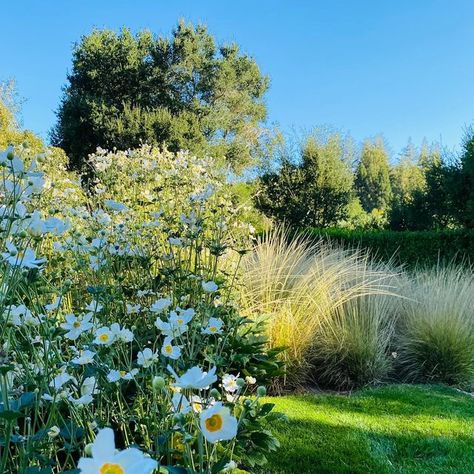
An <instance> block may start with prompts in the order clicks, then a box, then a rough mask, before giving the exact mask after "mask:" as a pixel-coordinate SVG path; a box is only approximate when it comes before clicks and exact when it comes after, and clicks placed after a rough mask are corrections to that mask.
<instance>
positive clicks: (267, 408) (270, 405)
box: [260, 403, 275, 416]
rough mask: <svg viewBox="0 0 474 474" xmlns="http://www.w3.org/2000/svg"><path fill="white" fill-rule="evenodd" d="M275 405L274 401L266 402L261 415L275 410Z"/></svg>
mask: <svg viewBox="0 0 474 474" xmlns="http://www.w3.org/2000/svg"><path fill="white" fill-rule="evenodd" d="M274 406H275V404H274V403H264V404H263V405H262V407H261V408H260V415H261V416H265V415H268V414H269V413H270V412H271V411H272V410H273V407H274Z"/></svg>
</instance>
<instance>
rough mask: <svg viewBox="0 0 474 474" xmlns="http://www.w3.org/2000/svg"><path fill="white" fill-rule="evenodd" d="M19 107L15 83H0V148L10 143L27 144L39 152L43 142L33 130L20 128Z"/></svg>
mask: <svg viewBox="0 0 474 474" xmlns="http://www.w3.org/2000/svg"><path fill="white" fill-rule="evenodd" d="M17 108H18V105H17V104H16V98H15V85H14V83H13V82H7V83H3V84H2V83H0V150H3V149H5V148H6V147H7V146H9V145H23V144H27V145H28V148H29V149H34V150H36V151H37V152H38V151H39V150H40V149H41V148H42V147H43V143H42V141H41V140H40V139H39V138H38V137H37V136H36V135H34V134H33V133H32V132H30V131H28V130H21V129H20V127H19V125H18V121H17V119H16V116H15V112H16V111H17Z"/></svg>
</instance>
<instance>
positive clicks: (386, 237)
mask: <svg viewBox="0 0 474 474" xmlns="http://www.w3.org/2000/svg"><path fill="white" fill-rule="evenodd" d="M306 232H308V233H309V234H310V235H314V236H319V237H326V238H328V239H329V240H332V241H335V242H337V243H339V244H341V245H344V246H347V247H349V246H350V247H360V248H367V249H369V250H370V251H371V253H372V255H373V256H374V257H375V258H379V259H380V260H383V261H388V260H390V259H392V261H394V263H396V264H402V265H407V266H409V267H414V266H434V265H437V264H438V262H439V263H451V262H455V263H466V264H467V263H474V230H467V229H458V230H439V231H391V230H373V231H370V230H369V231H364V230H347V229H314V228H312V229H306Z"/></svg>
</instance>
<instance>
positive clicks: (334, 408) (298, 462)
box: [257, 385, 474, 474]
mask: <svg viewBox="0 0 474 474" xmlns="http://www.w3.org/2000/svg"><path fill="white" fill-rule="evenodd" d="M282 400H284V401H283V402H282V406H283V407H285V409H287V410H288V413H287V414H288V416H289V421H287V422H279V423H278V424H276V425H275V426H274V427H273V430H274V432H275V434H276V435H277V437H278V438H279V440H280V442H281V448H280V450H279V451H278V452H277V453H275V454H272V456H270V464H269V466H268V467H265V468H263V469H260V470H259V471H257V472H258V473H259V474H280V473H290V474H291V473H296V474H310V473H311V474H316V473H328V474H329V473H336V474H342V473H344V474H349V473H353V474H359V473H360V474H362V473H364V474H368V473H374V474H385V473H390V474H392V473H397V474H401V473H410V474H411V473H413V474H415V473H416V474H418V473H423V474H437V473H446V474H448V473H449V474H451V473H452V474H455V473H456V474H458V473H459V474H468V473H473V472H474V468H473V466H474V423H472V429H470V428H469V427H468V426H469V425H470V424H471V419H472V418H474V398H472V397H471V396H469V395H463V394H461V393H459V392H456V391H454V390H453V389H450V388H447V387H439V386H404V385H399V386H391V387H386V388H385V387H379V388H376V389H366V390H363V391H361V392H358V393H356V394H354V395H351V396H328V395H305V396H294V397H292V396H290V397H285V399H282ZM285 409H283V410H282V411H286V410H285ZM276 410H281V408H280V407H279V406H278V401H277V407H276ZM420 416H421V417H422V418H425V419H423V420H422V421H421V420H420V419H418V418H417V417H420ZM333 417H334V423H332V422H331V420H332V419H333ZM390 417H395V418H396V419H394V420H393V423H391V421H390ZM403 418H405V419H406V421H405V420H403ZM440 419H442V420H443V421H442V422H441V424H440V421H439V420H440ZM450 420H451V421H452V424H450V423H449V421H450Z"/></svg>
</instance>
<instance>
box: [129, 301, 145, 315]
mask: <svg viewBox="0 0 474 474" xmlns="http://www.w3.org/2000/svg"><path fill="white" fill-rule="evenodd" d="M141 308H142V306H141V305H140V304H130V303H127V314H138V313H139V312H140V310H141Z"/></svg>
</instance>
